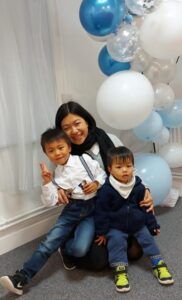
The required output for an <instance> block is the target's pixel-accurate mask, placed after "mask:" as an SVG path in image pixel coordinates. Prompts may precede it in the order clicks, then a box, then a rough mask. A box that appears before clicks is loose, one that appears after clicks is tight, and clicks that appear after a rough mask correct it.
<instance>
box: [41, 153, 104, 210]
mask: <svg viewBox="0 0 182 300" xmlns="http://www.w3.org/2000/svg"><path fill="white" fill-rule="evenodd" d="M82 156H83V158H84V160H85V161H86V163H87V164H88V166H89V168H90V171H91V173H92V175H93V177H94V180H96V181H98V182H99V184H100V185H103V184H104V182H105V179H106V173H105V171H103V169H102V168H101V167H100V165H99V163H98V162H97V161H96V160H93V159H92V158H91V157H90V156H89V155H87V154H83V155H82ZM54 180H55V182H56V184H57V185H59V186H60V187H61V188H63V189H65V190H67V189H73V192H72V195H71V198H73V199H82V200H88V199H90V198H93V197H94V196H95V195H96V192H94V193H92V194H88V195H85V194H84V193H83V190H82V188H81V187H80V186H79V184H80V183H82V181H83V180H86V182H87V183H89V182H92V180H91V179H90V177H89V175H88V173H87V171H86V170H85V168H84V166H83V165H82V163H81V161H80V158H79V156H78V155H71V154H70V157H69V159H68V161H67V163H66V164H65V165H58V166H57V167H56V169H55V177H54ZM57 189H58V187H57V186H56V185H55V184H54V183H53V182H49V183H48V184H45V185H43V186H42V196H41V198H42V202H43V203H44V205H46V206H54V205H56V203H57V202H58V192H57Z"/></svg>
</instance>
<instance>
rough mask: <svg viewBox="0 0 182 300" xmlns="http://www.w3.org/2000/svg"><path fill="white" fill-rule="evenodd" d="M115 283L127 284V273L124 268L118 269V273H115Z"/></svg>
mask: <svg viewBox="0 0 182 300" xmlns="http://www.w3.org/2000/svg"><path fill="white" fill-rule="evenodd" d="M115 279H116V284H118V285H126V284H128V275H127V273H126V270H122V271H118V273H117V274H116V275H115Z"/></svg>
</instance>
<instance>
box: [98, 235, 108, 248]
mask: <svg viewBox="0 0 182 300" xmlns="http://www.w3.org/2000/svg"><path fill="white" fill-rule="evenodd" d="M95 243H97V244H98V245H99V246H100V245H102V244H103V245H106V237H105V236H104V235H99V236H98V237H97V238H96V239H95Z"/></svg>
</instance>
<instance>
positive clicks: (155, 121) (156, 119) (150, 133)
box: [133, 111, 163, 141]
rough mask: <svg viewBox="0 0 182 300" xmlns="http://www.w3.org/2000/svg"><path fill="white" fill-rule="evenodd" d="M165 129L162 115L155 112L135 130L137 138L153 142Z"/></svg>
mask: <svg viewBox="0 0 182 300" xmlns="http://www.w3.org/2000/svg"><path fill="white" fill-rule="evenodd" d="M162 128H163V121H162V118H161V117H160V115H159V114H158V113H157V112H155V111H153V112H152V113H151V114H150V115H149V117H148V118H147V119H146V120H145V121H144V122H142V123H141V124H140V125H138V126H137V127H135V128H134V129H133V132H134V134H135V135H136V137H137V138H139V139H140V140H144V141H153V140H154V139H155V137H156V136H157V135H158V134H159V133H160V131H161V130H162Z"/></svg>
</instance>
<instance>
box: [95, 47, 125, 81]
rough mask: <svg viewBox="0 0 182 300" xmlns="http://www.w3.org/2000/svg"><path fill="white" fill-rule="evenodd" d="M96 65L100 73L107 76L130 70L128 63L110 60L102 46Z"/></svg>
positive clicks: (105, 48)
mask: <svg viewBox="0 0 182 300" xmlns="http://www.w3.org/2000/svg"><path fill="white" fill-rule="evenodd" d="M98 63H99V67H100V69H101V71H102V72H103V73H104V74H105V75H107V76H110V75H112V74H114V73H116V72H119V71H125V70H129V69H130V68H131V64H130V63H129V62H118V61H115V60H114V59H112V57H111V56H110V55H109V53H108V51H107V47H106V46H104V47H103V48H102V49H101V51H100V53H99V57H98Z"/></svg>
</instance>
